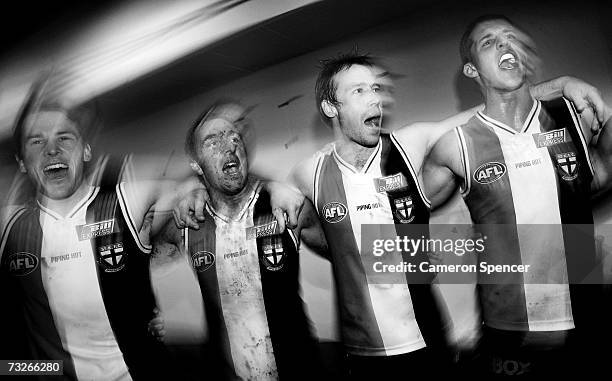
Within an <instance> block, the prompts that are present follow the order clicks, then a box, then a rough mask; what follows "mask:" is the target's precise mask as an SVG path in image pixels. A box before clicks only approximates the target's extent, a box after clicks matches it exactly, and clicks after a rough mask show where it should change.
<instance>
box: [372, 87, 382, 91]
mask: <svg viewBox="0 0 612 381" xmlns="http://www.w3.org/2000/svg"><path fill="white" fill-rule="evenodd" d="M381 90H382V89H381V87H380V85H375V86H372V91H374V92H375V93H377V92H379V91H381Z"/></svg>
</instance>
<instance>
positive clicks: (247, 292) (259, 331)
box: [155, 102, 326, 380]
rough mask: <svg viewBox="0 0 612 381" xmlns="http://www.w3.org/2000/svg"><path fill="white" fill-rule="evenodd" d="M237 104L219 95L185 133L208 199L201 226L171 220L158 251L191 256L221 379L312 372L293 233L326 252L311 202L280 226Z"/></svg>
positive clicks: (301, 376)
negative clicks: (252, 164)
mask: <svg viewBox="0 0 612 381" xmlns="http://www.w3.org/2000/svg"><path fill="white" fill-rule="evenodd" d="M247 126H248V120H247V119H246V111H245V108H244V107H243V106H241V105H240V104H238V103H235V102H220V103H217V104H215V105H213V106H212V107H211V108H209V109H208V110H207V111H206V112H205V113H203V114H202V115H201V116H200V117H199V118H198V119H197V120H196V121H195V123H194V124H193V125H192V127H191V128H190V129H189V131H188V133H187V138H186V144H185V149H186V152H187V154H188V155H189V156H190V157H191V167H192V169H193V170H194V171H195V172H196V173H197V174H198V175H199V176H200V177H201V178H202V181H203V183H204V184H205V186H206V189H207V191H208V195H209V199H208V201H207V203H206V205H205V211H204V213H205V215H206V218H205V220H204V222H203V223H201V224H200V225H199V229H198V230H189V229H185V230H183V231H181V230H178V229H177V228H176V227H175V226H174V224H173V223H171V222H169V223H168V224H167V225H166V226H165V228H164V230H163V233H162V234H161V235H160V236H159V237H158V238H157V239H156V240H155V251H156V252H159V253H163V254H162V255H170V256H175V257H177V255H176V254H177V253H181V254H185V253H186V255H187V256H188V258H189V261H190V263H191V266H192V267H193V270H194V272H195V274H196V276H197V278H198V281H199V283H200V288H201V291H202V297H203V299H204V305H205V308H206V315H207V318H208V324H209V326H210V335H211V339H210V341H211V344H212V346H213V347H214V350H213V352H214V353H215V356H216V358H215V360H214V361H213V364H214V365H217V366H218V367H219V368H220V372H221V374H220V377H221V378H222V379H228V380H230V379H231V380H234V379H244V380H246V379H253V380H277V379H279V378H280V379H286V380H312V379H314V378H316V377H317V374H318V372H319V371H320V369H319V365H318V363H319V359H318V358H317V357H318V356H317V350H316V344H315V340H314V338H313V336H312V333H311V327H310V323H309V321H308V317H307V315H306V312H305V307H304V303H303V301H302V299H301V297H300V286H299V280H298V278H299V256H298V249H299V237H300V236H301V237H308V238H307V239H308V241H309V242H310V243H311V244H312V243H316V247H314V248H315V249H316V250H317V251H321V252H325V250H326V246H325V245H326V244H325V238H324V236H323V235H322V233H321V230H320V226H319V223H318V220H317V218H316V215H315V214H314V212H313V209H312V206H311V205H309V203H306V204H305V205H304V208H303V210H302V212H301V214H300V219H299V221H298V226H297V228H296V229H294V230H285V231H284V232H281V231H280V227H279V224H278V221H277V220H276V219H275V218H274V215H273V214H272V207H271V204H270V202H271V200H270V195H269V194H268V192H267V191H266V190H265V189H264V187H263V182H262V181H260V180H258V179H257V178H255V177H253V176H252V175H250V174H249V172H248V169H249V163H248V157H247V147H246V142H245V138H244V134H245V133H246V128H247Z"/></svg>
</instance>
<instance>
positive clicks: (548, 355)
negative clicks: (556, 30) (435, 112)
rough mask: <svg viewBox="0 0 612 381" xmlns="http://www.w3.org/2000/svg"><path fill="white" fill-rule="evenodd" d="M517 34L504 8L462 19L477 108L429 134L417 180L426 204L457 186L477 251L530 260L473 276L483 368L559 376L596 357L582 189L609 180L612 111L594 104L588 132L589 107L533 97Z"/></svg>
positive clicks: (596, 278)
mask: <svg viewBox="0 0 612 381" xmlns="http://www.w3.org/2000/svg"><path fill="white" fill-rule="evenodd" d="M522 34H523V32H521V31H520V30H519V29H518V28H517V27H516V26H515V25H514V24H513V23H512V22H511V21H510V20H508V19H507V18H506V17H503V16H496V15H492V16H483V17H480V18H478V19H476V20H475V21H474V22H472V23H471V24H470V25H469V27H468V28H467V30H466V32H465V34H464V36H463V38H462V40H461V48H460V50H461V56H462V60H463V73H464V75H465V76H467V77H468V78H472V79H474V80H475V81H476V83H477V84H478V85H479V87H480V89H481V92H482V94H483V96H484V100H485V108H484V110H483V111H481V112H478V113H477V114H476V116H474V117H472V118H471V119H470V120H469V121H467V123H465V124H464V125H462V126H461V127H457V128H456V129H455V130H454V131H449V132H447V133H446V134H445V135H444V136H442V137H441V138H440V140H438V142H437V143H436V145H435V147H434V148H433V150H432V152H431V155H430V157H429V158H428V160H427V163H426V164H425V168H424V173H423V179H424V182H425V186H426V189H427V193H428V195H429V196H430V199H431V200H432V203H433V205H434V207H435V206H437V205H440V204H441V203H443V202H444V201H445V200H446V199H447V198H448V197H449V196H450V194H451V193H452V192H454V190H455V188H456V187H457V186H459V187H460V188H461V193H462V195H463V198H464V200H465V203H466V205H467V207H468V209H469V211H470V215H471V217H472V220H473V222H474V223H475V224H479V225H478V228H479V230H480V231H481V232H482V233H483V234H484V235H486V236H487V237H488V243H487V251H486V256H485V257H482V256H481V257H480V258H482V260H486V261H487V263H490V264H522V265H528V266H529V270H528V271H526V272H523V273H513V274H507V273H506V274H501V273H500V274H495V273H494V274H492V275H491V276H487V277H484V276H481V277H480V278H479V281H480V283H481V284H480V285H479V294H480V304H481V309H482V314H483V320H484V324H485V329H484V336H483V340H484V343H483V347H484V349H485V351H486V353H487V355H488V357H489V358H488V361H489V364H488V365H489V369H488V370H489V371H491V372H492V373H494V374H498V375H513V376H514V375H539V376H551V375H553V374H554V375H561V374H564V375H567V374H572V373H573V372H574V371H576V370H577V369H578V368H577V363H578V362H581V361H583V360H586V361H584V364H588V367H589V368H594V367H595V368H599V367H601V366H602V365H603V364H598V363H597V361H596V360H595V358H596V357H597V356H596V354H597V352H598V351H599V349H598V348H597V347H596V345H595V344H593V343H592V342H593V341H594V340H596V338H597V337H598V336H599V335H601V332H600V329H601V326H602V325H603V321H602V315H603V313H602V311H601V308H602V306H605V304H606V301H604V300H603V298H602V290H601V275H602V274H601V273H600V270H601V269H600V268H599V265H598V263H597V258H596V253H595V247H594V245H595V244H594V228H593V216H592V212H591V202H590V198H591V192H593V191H601V190H603V189H604V188H608V187H609V186H610V174H611V172H610V171H611V168H612V133H611V131H610V126H609V125H610V116H611V115H612V114H611V112H610V108H608V107H607V106H606V107H604V109H603V116H604V121H605V124H604V126H603V129H602V130H601V132H600V133H599V136H598V139H597V141H596V143H595V141H593V140H592V135H593V131H592V130H591V129H590V128H588V126H598V123H597V121H594V120H593V118H594V117H593V115H592V114H591V113H589V112H585V113H583V115H578V114H577V112H576V109H575V107H574V104H573V103H572V102H571V101H569V100H567V99H565V98H558V99H553V100H551V101H548V102H540V101H538V100H535V99H534V98H533V97H532V96H531V94H530V92H529V83H528V80H527V78H528V75H527V74H528V70H527V69H526V67H525V66H526V65H525V64H524V62H525V57H524V56H523V55H522V54H521V53H520V36H521V35H522ZM585 126H587V127H585ZM595 131H596V132H597V129H595ZM577 224H581V225H577ZM591 349H594V350H591ZM578 359H582V360H578ZM579 374H583V373H582V372H579Z"/></svg>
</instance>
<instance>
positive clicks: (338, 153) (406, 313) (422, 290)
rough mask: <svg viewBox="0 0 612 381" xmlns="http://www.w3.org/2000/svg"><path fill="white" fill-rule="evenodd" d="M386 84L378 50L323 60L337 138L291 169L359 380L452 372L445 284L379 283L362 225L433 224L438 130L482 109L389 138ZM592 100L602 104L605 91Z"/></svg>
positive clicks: (324, 106)
mask: <svg viewBox="0 0 612 381" xmlns="http://www.w3.org/2000/svg"><path fill="white" fill-rule="evenodd" d="M564 85H565V89H567V90H568V91H569V90H571V89H572V88H574V86H575V85H576V83H575V82H573V81H569V82H567V83H566V79H561V80H557V81H555V82H554V83H552V84H548V85H545V86H540V87H538V88H536V89H534V92H536V93H539V92H546V91H548V90H549V88H548V86H552V87H553V88H556V87H557V86H564ZM578 88H579V90H578V91H576V92H573V95H574V97H575V98H577V100H579V101H581V102H583V103H584V101H583V94H584V91H585V87H581V86H578ZM586 89H587V90H589V91H591V88H590V87H588V86H587V87H586ZM380 91H381V76H380V70H379V66H378V65H377V64H376V62H374V61H373V60H372V59H371V58H370V57H368V56H364V55H358V54H355V53H352V54H348V55H344V56H341V57H339V58H337V59H331V60H327V61H324V63H323V67H322V69H321V71H320V73H319V77H318V79H317V84H316V101H317V108H318V109H319V113H320V114H321V116H322V117H323V119H324V120H325V122H326V123H327V124H328V125H330V126H331V127H332V129H333V131H334V136H335V142H334V143H332V144H331V145H330V146H328V147H326V149H324V150H322V151H320V152H318V153H316V154H315V155H314V156H313V157H311V158H309V159H307V160H305V161H304V162H302V163H300V164H299V165H298V166H297V167H296V168H295V169H294V171H293V173H292V179H293V182H294V183H295V184H296V186H297V187H298V188H299V189H300V191H301V192H302V193H303V194H304V195H305V196H306V197H307V198H308V199H310V200H311V201H312V203H313V204H314V206H315V208H316V209H317V212H318V214H319V218H320V220H321V224H322V226H323V229H324V231H325V235H326V237H327V241H328V244H329V251H330V255H331V260H332V264H333V271H334V277H335V279H336V287H337V292H338V301H339V304H340V308H339V310H340V321H341V333H342V341H343V343H344V345H345V348H346V351H347V352H348V367H349V373H350V375H351V377H353V378H356V379H371V378H372V377H376V378H385V377H397V376H398V375H402V374H405V372H406V369H407V368H409V369H410V372H411V373H412V372H416V373H417V374H419V373H422V374H431V372H434V371H440V372H443V371H444V370H445V369H446V364H448V353H449V352H448V350H447V348H446V345H445V337H444V332H443V326H444V323H443V317H442V315H443V314H442V313H441V309H440V306H441V304H439V303H440V302H439V300H438V298H437V297H434V296H435V295H436V294H437V292H438V290H437V287H436V286H435V285H432V284H430V283H425V284H418V285H417V284H410V283H411V282H410V281H409V280H408V279H406V280H405V281H403V282H396V283H395V284H377V283H375V282H371V280H370V279H369V278H368V276H369V273H368V271H367V270H366V264H365V263H364V262H363V259H364V258H366V257H367V254H368V252H367V251H366V250H369V249H371V248H362V247H361V234H362V232H361V225H362V224H402V223H412V224H427V223H428V221H429V209H430V203H429V201H428V200H427V198H426V196H425V194H424V192H423V190H422V188H421V186H420V185H419V181H418V179H417V174H418V173H419V172H420V170H421V167H422V164H423V161H424V159H425V157H426V155H427V154H428V152H429V151H430V149H431V147H432V146H433V144H434V143H435V141H436V140H437V139H438V137H440V136H441V135H442V134H443V133H444V132H445V131H448V130H450V129H451V128H452V127H453V126H456V125H459V124H462V123H463V122H465V121H466V120H467V119H468V118H469V117H471V116H472V115H473V114H474V112H475V109H472V110H469V111H467V112H464V113H462V114H459V115H457V116H455V117H451V118H449V119H447V120H444V121H442V122H439V123H417V124H414V125H411V126H407V127H403V128H401V129H399V130H397V131H395V132H394V133H393V134H390V135H387V134H382V135H381V126H382V121H383V116H384V115H383V111H384V107H383V105H382V95H381V92H380ZM568 95H570V96H571V95H572V94H568ZM589 95H590V94H589ZM593 97H594V98H595V99H597V103H598V104H599V102H600V100H599V97H598V94H596V93H595V94H594V95H593ZM386 184H391V185H388V186H387V185H386ZM363 205H366V206H367V207H363ZM332 208H335V209H333V210H332ZM390 238H393V237H390ZM304 242H306V243H308V242H307V241H306V240H304ZM402 255H403V254H402Z"/></svg>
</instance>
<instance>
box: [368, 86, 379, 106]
mask: <svg viewBox="0 0 612 381" xmlns="http://www.w3.org/2000/svg"><path fill="white" fill-rule="evenodd" d="M381 102H382V98H381V96H380V93H379V92H378V90H374V89H372V90H370V96H369V98H368V104H369V105H370V106H376V107H378V105H380V103H381Z"/></svg>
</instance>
